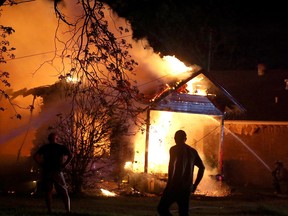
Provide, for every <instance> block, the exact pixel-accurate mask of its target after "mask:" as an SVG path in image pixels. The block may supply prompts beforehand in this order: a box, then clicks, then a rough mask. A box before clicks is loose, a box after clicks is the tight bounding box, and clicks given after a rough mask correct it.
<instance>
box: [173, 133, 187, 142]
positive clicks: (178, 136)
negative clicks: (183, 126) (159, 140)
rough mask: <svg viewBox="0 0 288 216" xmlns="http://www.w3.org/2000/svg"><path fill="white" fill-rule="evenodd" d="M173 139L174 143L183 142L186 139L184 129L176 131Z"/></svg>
mask: <svg viewBox="0 0 288 216" xmlns="http://www.w3.org/2000/svg"><path fill="white" fill-rule="evenodd" d="M174 140H175V143H176V144H184V143H185V142H186V140H187V135H186V133H185V131H183V130H178V131H176V133H175V136H174Z"/></svg>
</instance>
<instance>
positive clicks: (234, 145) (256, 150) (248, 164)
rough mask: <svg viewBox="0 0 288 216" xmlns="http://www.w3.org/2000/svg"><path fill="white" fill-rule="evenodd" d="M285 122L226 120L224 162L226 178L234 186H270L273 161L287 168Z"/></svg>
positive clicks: (287, 127)
mask: <svg viewBox="0 0 288 216" xmlns="http://www.w3.org/2000/svg"><path fill="white" fill-rule="evenodd" d="M287 140H288V123H287V122H282V123H281V122H265V121H263V122H260V121H259V122H253V121H243V122H241V121H229V122H226V123H225V136H224V144H223V155H224V157H223V163H224V174H225V178H226V181H227V182H228V183H229V184H230V185H234V186H247V187H249V186H250V187H251V186H252V187H261V188H270V189H273V187H272V176H271V171H272V170H273V169H274V163H275V161H276V160H281V161H282V162H283V163H284V165H285V166H286V167H288V159H287V152H288V147H287Z"/></svg>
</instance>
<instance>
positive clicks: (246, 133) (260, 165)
mask: <svg viewBox="0 0 288 216" xmlns="http://www.w3.org/2000/svg"><path fill="white" fill-rule="evenodd" d="M262 69H263V68H262ZM264 69H265V68H264ZM213 76H214V78H215V79H216V80H218V81H219V83H221V85H222V86H223V87H224V88H225V89H226V90H227V91H229V93H230V94H231V95H233V97H235V98H236V99H237V100H238V101H239V103H241V105H243V106H244V108H245V109H246V110H247V112H246V114H245V115H244V116H241V117H240V118H239V116H233V117H232V118H230V119H228V120H226V121H225V136H224V145H223V163H224V169H223V170H224V175H225V179H226V181H227V182H228V183H230V184H231V185H241V186H253V187H261V188H263V187H265V188H272V178H271V170H272V169H273V168H274V162H275V161H276V160H281V161H283V162H284V165H286V166H288V155H287V152H288V143H287V140H288V71H287V70H273V71H272V70H271V71H269V70H268V71H267V70H265V71H263V70H262V71H261V67H259V68H258V71H257V70H255V71H221V72H220V71H217V72H216V71H214V72H213Z"/></svg>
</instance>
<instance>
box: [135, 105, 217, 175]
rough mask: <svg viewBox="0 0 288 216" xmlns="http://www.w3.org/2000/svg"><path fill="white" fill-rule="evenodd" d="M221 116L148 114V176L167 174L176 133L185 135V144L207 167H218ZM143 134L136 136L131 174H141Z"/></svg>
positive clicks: (173, 113)
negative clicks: (183, 132) (198, 155)
mask: <svg viewBox="0 0 288 216" xmlns="http://www.w3.org/2000/svg"><path fill="white" fill-rule="evenodd" d="M220 119H221V117H219V116H218V117H217V116H214V117H212V116H207V115H200V114H191V113H179V112H168V111H156V110H151V111H150V128H149V142H148V143H149V144H148V149H147V150H148V167H147V170H148V173H157V174H161V173H162V174H165V173H167V171H168V162H169V149H170V147H171V146H173V145H175V142H174V134H175V132H176V131H177V130H180V129H181V130H184V131H185V132H186V133H187V142H186V143H187V144H189V145H190V146H192V147H194V148H196V149H197V150H198V152H199V154H200V155H201V157H202V159H203V160H204V163H205V164H206V167H207V168H208V170H209V167H210V168H211V170H212V169H214V168H216V167H217V165H218V159H219V158H218V156H219V144H220V140H221V139H220V136H221V133H220V131H221V121H220ZM145 141H146V133H138V134H137V135H136V137H135V141H134V143H135V158H134V162H133V171H134V172H144V168H145V150H146V148H145Z"/></svg>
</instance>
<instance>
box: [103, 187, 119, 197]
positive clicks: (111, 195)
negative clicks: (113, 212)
mask: <svg viewBox="0 0 288 216" xmlns="http://www.w3.org/2000/svg"><path fill="white" fill-rule="evenodd" d="M100 190H101V192H102V194H103V195H104V196H107V197H115V196H117V195H116V193H114V192H111V191H108V190H105V189H103V188H101V189H100Z"/></svg>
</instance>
